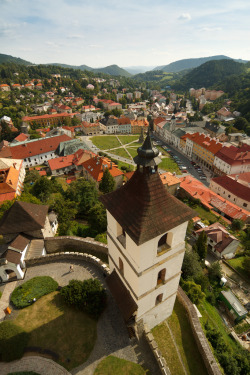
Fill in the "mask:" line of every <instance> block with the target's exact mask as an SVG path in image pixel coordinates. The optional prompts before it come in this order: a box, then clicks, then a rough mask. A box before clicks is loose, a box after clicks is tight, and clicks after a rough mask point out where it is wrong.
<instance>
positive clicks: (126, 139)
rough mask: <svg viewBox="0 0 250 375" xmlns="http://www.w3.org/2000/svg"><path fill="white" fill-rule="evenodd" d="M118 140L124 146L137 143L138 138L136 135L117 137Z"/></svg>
mask: <svg viewBox="0 0 250 375" xmlns="http://www.w3.org/2000/svg"><path fill="white" fill-rule="evenodd" d="M118 138H119V139H120V141H121V142H122V144H123V145H126V144H127V143H130V142H133V141H138V139H139V136H138V135H118Z"/></svg>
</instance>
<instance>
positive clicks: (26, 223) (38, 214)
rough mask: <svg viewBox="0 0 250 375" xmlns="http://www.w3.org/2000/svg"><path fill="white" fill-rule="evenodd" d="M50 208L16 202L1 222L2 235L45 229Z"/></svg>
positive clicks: (0, 232) (0, 231)
mask: <svg viewBox="0 0 250 375" xmlns="http://www.w3.org/2000/svg"><path fill="white" fill-rule="evenodd" d="M48 208H49V206H42V205H39V204H33V203H28V202H20V201H16V202H15V203H14V204H13V205H12V206H11V207H10V208H9V209H8V210H7V211H6V212H5V213H4V215H3V217H2V219H1V221H0V234H11V233H22V232H31V231H34V230H39V229H42V228H43V227H44V224H45V220H46V216H47V214H48Z"/></svg>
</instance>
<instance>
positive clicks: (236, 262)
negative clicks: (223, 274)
mask: <svg viewBox="0 0 250 375" xmlns="http://www.w3.org/2000/svg"><path fill="white" fill-rule="evenodd" d="M244 259H245V257H244V256H242V257H238V258H234V259H229V260H227V262H228V263H229V264H230V265H231V266H232V267H234V268H235V269H236V271H238V272H239V273H240V274H241V275H242V276H243V277H245V278H246V279H249V274H248V273H247V271H246V270H245V269H244V267H243V265H242V262H243V260H244Z"/></svg>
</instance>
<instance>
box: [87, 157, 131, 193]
mask: <svg viewBox="0 0 250 375" xmlns="http://www.w3.org/2000/svg"><path fill="white" fill-rule="evenodd" d="M82 166H83V176H84V177H85V178H86V179H90V180H92V181H94V182H95V183H96V184H97V185H99V183H100V182H101V179H102V177H103V173H104V171H105V169H107V168H108V170H109V172H110V174H111V176H112V177H113V178H114V180H115V188H116V189H117V188H119V187H121V186H122V184H123V175H124V174H123V172H122V171H121V170H120V169H119V168H118V167H117V165H115V164H114V163H113V162H112V161H110V160H109V159H107V158H105V157H100V156H96V157H94V158H90V159H89V160H87V161H85V162H84V163H83V164H82Z"/></svg>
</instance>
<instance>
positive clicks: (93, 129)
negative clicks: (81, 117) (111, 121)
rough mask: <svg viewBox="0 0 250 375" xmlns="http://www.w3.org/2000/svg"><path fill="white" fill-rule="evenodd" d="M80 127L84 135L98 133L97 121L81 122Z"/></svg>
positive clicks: (98, 125)
mask: <svg viewBox="0 0 250 375" xmlns="http://www.w3.org/2000/svg"><path fill="white" fill-rule="evenodd" d="M82 129H83V133H84V134H85V135H97V134H100V124H99V122H87V121H83V122H82Z"/></svg>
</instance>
